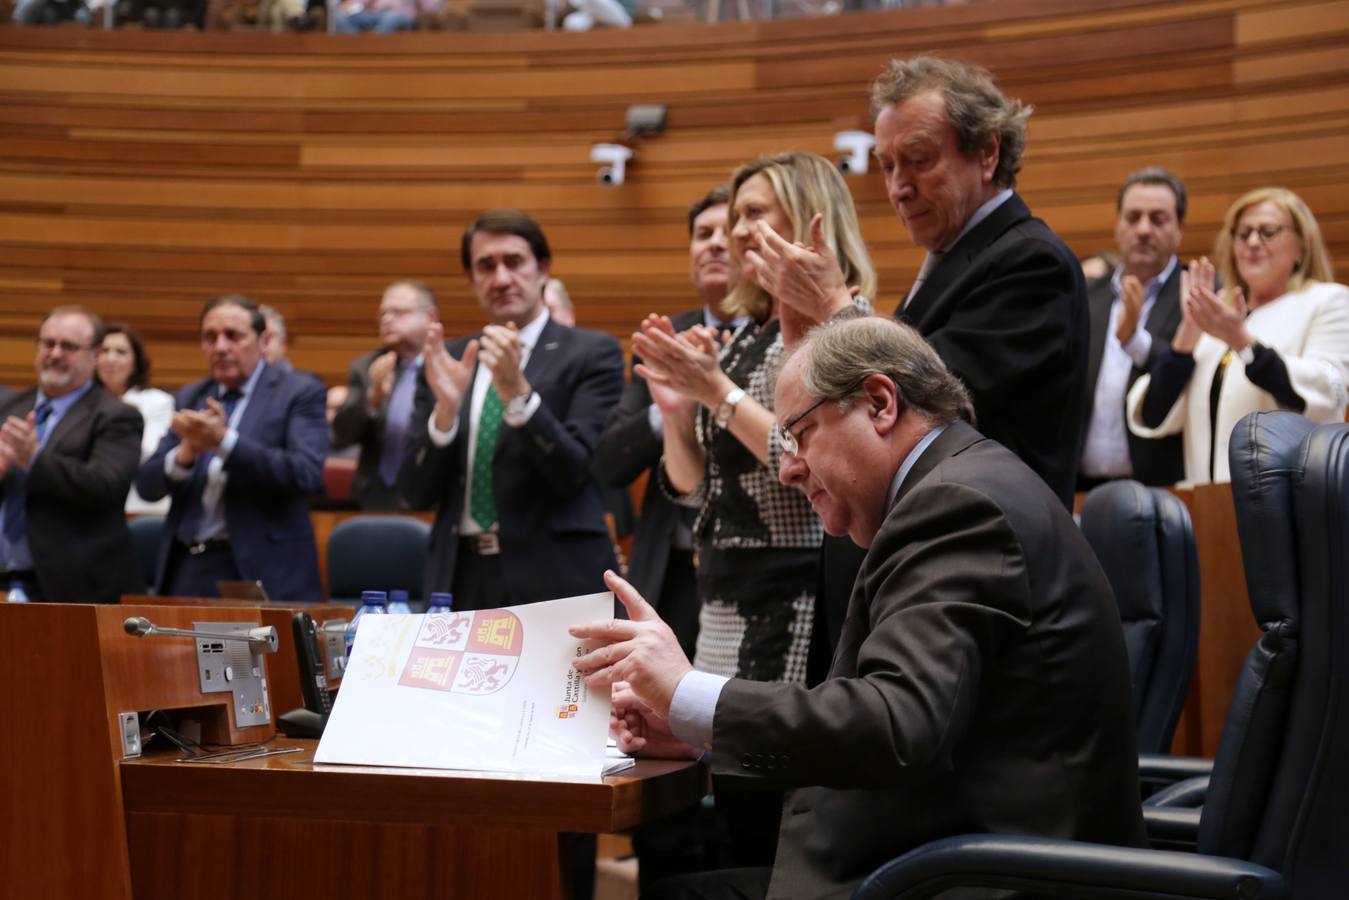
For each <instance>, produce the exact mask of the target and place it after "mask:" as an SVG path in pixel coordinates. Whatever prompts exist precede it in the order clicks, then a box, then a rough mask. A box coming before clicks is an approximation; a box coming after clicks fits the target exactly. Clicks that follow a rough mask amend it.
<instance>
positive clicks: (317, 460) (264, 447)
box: [136, 363, 328, 601]
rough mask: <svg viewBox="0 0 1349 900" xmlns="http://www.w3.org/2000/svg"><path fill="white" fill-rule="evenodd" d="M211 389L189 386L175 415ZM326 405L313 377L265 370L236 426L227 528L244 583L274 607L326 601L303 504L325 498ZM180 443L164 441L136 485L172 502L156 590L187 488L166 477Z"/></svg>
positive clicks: (197, 404)
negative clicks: (261, 590) (255, 585)
mask: <svg viewBox="0 0 1349 900" xmlns="http://www.w3.org/2000/svg"><path fill="white" fill-rule="evenodd" d="M260 365H265V364H263V363H260ZM214 387H215V382H214V381H212V380H211V379H209V378H208V379H206V380H204V381H198V382H196V383H195V384H190V385H188V386H187V387H185V388H183V389H182V390H180V391H179V392H178V395H177V397H176V398H175V402H176V406H177V408H178V409H201V408H204V407H205V405H206V397H207V395H208V393H209V392H210V391H211V390H212V389H213V388H214ZM326 400H327V397H326V392H325V391H324V388H323V384H322V383H321V382H319V381H317V380H316V379H315V378H314V377H313V376H311V375H305V374H303V373H299V372H287V371H283V370H282V369H279V368H276V367H274V366H268V367H267V368H266V369H264V370H263V372H262V374H261V375H260V376H258V383H257V387H256V389H255V391H254V393H253V396H251V397H250V398H249V399H248V406H247V407H245V409H244V412H243V417H242V418H241V419H240V421H239V425H238V431H239V441H238V443H236V444H235V445H234V450H233V452H231V453H230V455H229V458H228V459H227V460H225V473H226V474H227V476H228V477H227V479H226V481H225V527H226V529H227V530H228V532H229V539H230V552H231V553H232V554H233V556H234V565H235V567H236V568H238V570H239V575H240V576H241V577H242V578H244V579H246V580H249V581H252V580H255V579H260V580H261V581H262V583H263V586H264V587H265V588H266V589H267V596H269V597H270V598H271V599H273V600H302V601H303V600H322V599H323V584H322V582H321V581H320V580H319V568H318V551H317V548H316V546H315V543H314V527H313V525H312V524H310V521H309V505H308V503H307V502H306V497H308V495H310V494H318V493H321V492H322V491H323V458H324V457H325V456H326V455H327V453H328V421H327V415H326ZM179 442H180V441H179V438H178V435H176V434H174V433H173V432H172V431H170V432H169V433H168V434H167V435H165V436H164V440H162V441H160V443H159V447H158V448H156V449H155V452H154V455H153V456H151V457H150V458H149V459H148V460H146V462H145V464H144V465H143V466H141V470H140V474H139V475H138V476H137V478H136V490H138V491H139V492H140V495H141V496H142V497H144V498H145V499H146V500H158V499H159V498H160V497H163V496H164V495H166V494H169V495H171V496H172V497H173V503H172V505H171V506H170V507H169V515H168V519H167V520H166V521H165V525H164V539H163V542H162V544H161V546H160V552H159V565H158V568H157V570H156V571H157V575H156V576H155V583H156V585H158V587H159V588H160V589H161V590H162V589H163V588H164V584H165V578H166V576H167V574H168V572H167V569H168V560H169V550H170V549H171V547H172V544H173V542H174V541H175V540H177V533H178V524H179V522H180V521H181V520H182V517H183V509H184V507H185V505H186V495H187V488H188V485H189V484H190V483H191V482H190V479H189V480H187V481H170V480H169V479H168V476H167V475H165V473H164V457H165V456H167V455H168V454H169V453H172V452H174V450H175V449H176V448H177V446H178V444H179Z"/></svg>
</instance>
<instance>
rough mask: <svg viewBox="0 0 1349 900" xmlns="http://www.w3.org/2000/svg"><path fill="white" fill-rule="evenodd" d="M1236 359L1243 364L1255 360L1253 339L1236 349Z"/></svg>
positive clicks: (1245, 364)
mask: <svg viewBox="0 0 1349 900" xmlns="http://www.w3.org/2000/svg"><path fill="white" fill-rule="evenodd" d="M1237 359H1239V360H1241V364H1242V365H1243V366H1249V365H1250V364H1251V363H1253V362H1255V341H1251V342H1250V343H1249V344H1247V345H1246V346H1245V347H1242V348H1241V349H1240V350H1238V351H1237Z"/></svg>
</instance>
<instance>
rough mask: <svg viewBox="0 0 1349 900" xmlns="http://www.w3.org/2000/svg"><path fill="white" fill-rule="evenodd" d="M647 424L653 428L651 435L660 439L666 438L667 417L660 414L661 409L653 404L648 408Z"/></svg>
mask: <svg viewBox="0 0 1349 900" xmlns="http://www.w3.org/2000/svg"><path fill="white" fill-rule="evenodd" d="M646 422H647V424H648V425H650V426H651V433H652V434H654V435H655V436H656V437H658V438H663V437H665V417H664V416H662V415H661V414H660V407H659V406H657V405H656V404H654V403H653V404H651V405H650V406H648V407H647V408H646Z"/></svg>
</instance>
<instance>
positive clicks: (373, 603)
mask: <svg viewBox="0 0 1349 900" xmlns="http://www.w3.org/2000/svg"><path fill="white" fill-rule="evenodd" d="M388 614H389V595H388V594H386V593H384V592H383V591H361V608H360V609H358V610H356V615H354V616H352V617H351V621H350V622H348V623H347V639H346V644H347V659H348V660H350V659H351V647H352V645H353V644H355V643H356V626H358V625H360V623H361V617H362V616H367V615H379V616H387V615H388Z"/></svg>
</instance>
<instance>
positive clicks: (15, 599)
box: [5, 579, 28, 603]
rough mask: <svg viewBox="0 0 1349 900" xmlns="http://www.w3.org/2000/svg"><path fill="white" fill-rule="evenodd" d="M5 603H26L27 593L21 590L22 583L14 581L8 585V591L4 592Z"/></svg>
mask: <svg viewBox="0 0 1349 900" xmlns="http://www.w3.org/2000/svg"><path fill="white" fill-rule="evenodd" d="M5 602H6V603H27V602H28V592H27V591H25V590H24V589H23V582H22V581H19V580H17V579H16V580H14V581H11V582H10V583H9V590H8V591H6V592H5Z"/></svg>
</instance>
